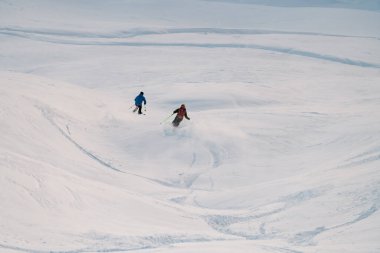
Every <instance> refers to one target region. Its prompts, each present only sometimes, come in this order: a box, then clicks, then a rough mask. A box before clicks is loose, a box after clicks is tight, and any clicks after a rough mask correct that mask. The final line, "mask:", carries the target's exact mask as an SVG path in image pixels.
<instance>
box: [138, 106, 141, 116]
mask: <svg viewBox="0 0 380 253" xmlns="http://www.w3.org/2000/svg"><path fill="white" fill-rule="evenodd" d="M138 107H139V114H142V112H141V109H142V105H139V106H138Z"/></svg>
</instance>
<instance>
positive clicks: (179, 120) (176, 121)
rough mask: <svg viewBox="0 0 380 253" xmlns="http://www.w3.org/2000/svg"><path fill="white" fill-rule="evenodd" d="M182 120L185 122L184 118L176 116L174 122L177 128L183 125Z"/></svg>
mask: <svg viewBox="0 0 380 253" xmlns="http://www.w3.org/2000/svg"><path fill="white" fill-rule="evenodd" d="M182 120H183V117H178V116H176V117H175V118H174V120H173V122H172V124H173V126H175V127H177V126H179V123H181V121H182Z"/></svg>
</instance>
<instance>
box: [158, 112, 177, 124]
mask: <svg viewBox="0 0 380 253" xmlns="http://www.w3.org/2000/svg"><path fill="white" fill-rule="evenodd" d="M173 115H174V113H172V114H170V116H169V117H167V118H166V119H164V120H163V121H161V122H160V124H162V123H164V122H166V121H167V120H168V119H169V118H170V117H171V116H173Z"/></svg>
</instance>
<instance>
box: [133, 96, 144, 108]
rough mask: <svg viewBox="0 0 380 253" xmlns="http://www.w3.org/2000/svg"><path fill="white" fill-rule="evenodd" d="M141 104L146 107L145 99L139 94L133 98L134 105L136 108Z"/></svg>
mask: <svg viewBox="0 0 380 253" xmlns="http://www.w3.org/2000/svg"><path fill="white" fill-rule="evenodd" d="M143 102H144V105H146V99H145V97H144V95H142V94H140V95H138V96H137V97H136V98H135V105H137V106H139V105H142V103H143Z"/></svg>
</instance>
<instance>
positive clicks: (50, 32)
mask: <svg viewBox="0 0 380 253" xmlns="http://www.w3.org/2000/svg"><path fill="white" fill-rule="evenodd" d="M0 33H3V34H7V35H15V36H16V35H20V34H21V33H24V34H35V35H45V36H64V37H77V38H105V39H120V38H132V37H140V36H147V35H168V34H225V35H268V34H287V35H292V34H293V35H307V36H324V37H339V38H362V39H375V40H380V38H379V37H374V36H355V35H341V34H328V33H316V32H296V31H278V30H262V29H243V28H211V27H194V28H162V29H160V28H156V29H154V28H134V29H129V30H122V31H115V32H114V33H95V32H80V31H68V30H54V29H32V28H20V27H0Z"/></svg>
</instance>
